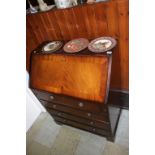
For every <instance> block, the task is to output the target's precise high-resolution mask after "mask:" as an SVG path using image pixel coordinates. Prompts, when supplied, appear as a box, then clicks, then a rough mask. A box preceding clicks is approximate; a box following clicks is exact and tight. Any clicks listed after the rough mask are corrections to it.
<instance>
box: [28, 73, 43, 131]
mask: <svg viewBox="0 0 155 155" xmlns="http://www.w3.org/2000/svg"><path fill="white" fill-rule="evenodd" d="M28 83H29V75H28V73H27V72H26V131H28V130H29V128H30V127H31V126H32V124H33V123H34V121H35V120H36V119H37V117H38V116H39V115H40V113H41V112H45V111H46V110H45V108H44V107H43V106H42V105H41V103H40V102H39V101H38V99H37V98H36V97H35V96H34V94H33V93H32V91H31V90H30V89H29V85H28Z"/></svg>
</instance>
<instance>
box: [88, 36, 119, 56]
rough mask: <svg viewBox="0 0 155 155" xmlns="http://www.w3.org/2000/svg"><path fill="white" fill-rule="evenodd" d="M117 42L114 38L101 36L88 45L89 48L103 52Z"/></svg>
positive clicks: (96, 51)
mask: <svg viewBox="0 0 155 155" xmlns="http://www.w3.org/2000/svg"><path fill="white" fill-rule="evenodd" d="M116 44H117V42H116V40H115V39H114V38H111V37H100V38H97V39H94V40H92V41H91V42H90V43H89V45H88V49H89V50H90V51H92V52H95V53H101V52H106V51H108V50H111V49H112V48H114V47H115V46H116Z"/></svg>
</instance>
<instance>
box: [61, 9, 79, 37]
mask: <svg viewBox="0 0 155 155" xmlns="http://www.w3.org/2000/svg"><path fill="white" fill-rule="evenodd" d="M63 14H64V17H65V19H64V23H65V25H66V27H67V28H68V31H69V34H70V37H71V38H70V39H75V38H77V37H78V31H77V28H76V23H75V21H74V14H73V11H72V9H70V10H65V9H64V10H63Z"/></svg>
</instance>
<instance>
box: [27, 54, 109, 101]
mask: <svg viewBox="0 0 155 155" xmlns="http://www.w3.org/2000/svg"><path fill="white" fill-rule="evenodd" d="M108 68H109V57H107V56H104V55H102V56H95V55H93V56H87V55H81V56H79V55H77V56H75V55H61V54H51V55H37V54H36V55H35V54H33V55H32V59H31V75H30V87H31V88H34V89H39V90H44V91H48V92H51V93H56V94H63V95H69V96H72V97H77V98H80V99H85V100H90V101H97V102H99V103H104V101H105V98H106V94H107V87H108V84H107V81H108V79H109V76H108Z"/></svg>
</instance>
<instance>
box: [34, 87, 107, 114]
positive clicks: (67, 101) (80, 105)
mask: <svg viewBox="0 0 155 155" xmlns="http://www.w3.org/2000/svg"><path fill="white" fill-rule="evenodd" d="M35 95H36V96H37V97H38V98H39V99H40V100H45V101H49V102H52V103H57V104H61V105H65V106H68V107H71V108H76V109H79V110H82V111H90V112H92V113H101V112H102V111H103V112H105V113H106V112H107V107H106V106H105V105H103V104H98V103H95V102H89V101H83V100H80V99H76V98H73V97H66V96H62V95H56V94H50V93H46V92H41V91H36V90H35Z"/></svg>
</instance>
